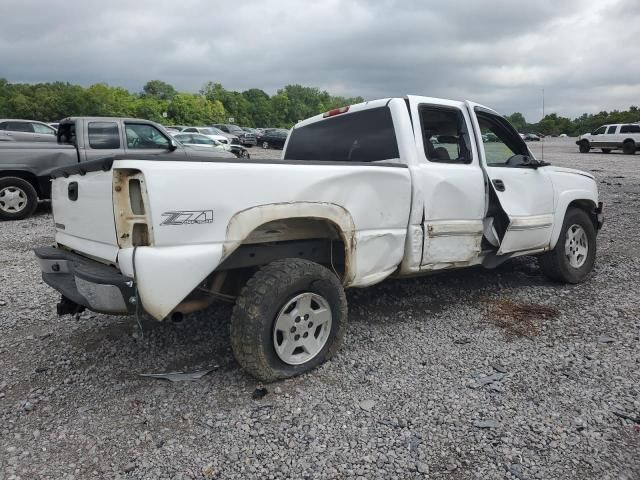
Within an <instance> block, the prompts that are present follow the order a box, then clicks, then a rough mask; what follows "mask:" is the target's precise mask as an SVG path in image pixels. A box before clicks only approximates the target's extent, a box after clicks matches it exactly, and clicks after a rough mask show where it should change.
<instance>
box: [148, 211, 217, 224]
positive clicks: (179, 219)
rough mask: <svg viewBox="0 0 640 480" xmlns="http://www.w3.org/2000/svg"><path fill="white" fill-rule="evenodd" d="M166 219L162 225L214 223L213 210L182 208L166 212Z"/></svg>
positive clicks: (164, 215)
mask: <svg viewBox="0 0 640 480" xmlns="http://www.w3.org/2000/svg"><path fill="white" fill-rule="evenodd" d="M162 216H163V217H165V218H164V220H163V221H162V223H161V224H160V225H194V224H197V225H200V224H202V223H213V210H182V211H175V212H164V213H163V214H162Z"/></svg>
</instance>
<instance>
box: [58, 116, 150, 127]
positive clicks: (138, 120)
mask: <svg viewBox="0 0 640 480" xmlns="http://www.w3.org/2000/svg"><path fill="white" fill-rule="evenodd" d="M76 120H96V121H99V122H100V121H104V122H113V121H114V120H122V121H125V122H144V123H153V124H154V125H159V124H158V123H156V122H153V121H151V120H145V119H142V118H129V117H66V118H63V119H62V120H60V124H63V123H72V122H75V121H76Z"/></svg>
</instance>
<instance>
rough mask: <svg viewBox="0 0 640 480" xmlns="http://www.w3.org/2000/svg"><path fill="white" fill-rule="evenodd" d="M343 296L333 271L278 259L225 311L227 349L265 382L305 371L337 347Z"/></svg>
mask: <svg viewBox="0 0 640 480" xmlns="http://www.w3.org/2000/svg"><path fill="white" fill-rule="evenodd" d="M346 325H347V301H346V297H345V294H344V290H343V288H342V285H341V283H340V281H339V279H338V277H337V276H336V275H335V274H334V273H333V272H331V271H330V270H328V269H327V268H325V267H323V266H322V265H319V264H317V263H314V262H310V261H308V260H302V259H284V260H278V261H275V262H273V263H270V264H269V265H266V266H265V267H263V268H262V269H260V270H259V271H258V272H257V273H256V274H255V275H254V276H253V278H251V279H250V280H249V281H248V282H247V284H246V285H245V287H244V288H243V289H242V292H241V293H240V296H239V297H238V300H237V302H236V306H235V308H234V310H233V315H232V317H231V346H232V348H233V353H234V356H235V358H236V360H237V361H238V363H239V364H240V365H241V366H242V368H243V369H244V370H245V371H247V372H248V373H249V374H250V375H252V376H254V377H256V378H258V379H259V380H262V381H265V382H271V381H275V380H278V379H281V378H287V377H293V376H295V375H300V374H301V373H304V372H307V371H309V370H311V369H313V368H315V367H317V366H319V365H321V364H322V363H324V362H325V361H326V360H327V359H329V358H330V357H331V356H332V355H333V354H335V353H336V351H337V350H338V349H339V348H340V345H341V343H342V338H343V336H344V333H345V330H346Z"/></svg>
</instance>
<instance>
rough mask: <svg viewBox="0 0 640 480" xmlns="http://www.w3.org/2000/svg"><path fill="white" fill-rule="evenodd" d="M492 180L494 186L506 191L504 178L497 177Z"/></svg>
mask: <svg viewBox="0 0 640 480" xmlns="http://www.w3.org/2000/svg"><path fill="white" fill-rule="evenodd" d="M491 182H492V183H493V186H494V187H495V188H496V190H497V191H499V192H504V190H505V186H504V182H503V181H502V180H500V179H499V178H496V179H495V180H491Z"/></svg>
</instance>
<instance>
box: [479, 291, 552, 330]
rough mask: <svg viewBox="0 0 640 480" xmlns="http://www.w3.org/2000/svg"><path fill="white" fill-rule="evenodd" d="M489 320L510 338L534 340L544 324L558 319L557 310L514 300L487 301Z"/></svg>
mask: <svg viewBox="0 0 640 480" xmlns="http://www.w3.org/2000/svg"><path fill="white" fill-rule="evenodd" d="M484 303H485V304H486V305H487V319H488V320H489V322H491V323H493V324H494V325H496V326H498V327H500V328H502V329H503V330H504V332H505V334H506V335H507V337H510V338H522V337H524V338H529V339H532V338H533V337H535V336H536V335H538V334H539V333H540V329H541V327H542V322H543V321H544V320H549V319H553V318H556V317H557V316H558V315H559V314H560V311H559V310H558V309H557V308H554V307H549V306H547V305H538V304H534V303H518V302H514V301H513V300H507V299H505V300H485V301H484Z"/></svg>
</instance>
